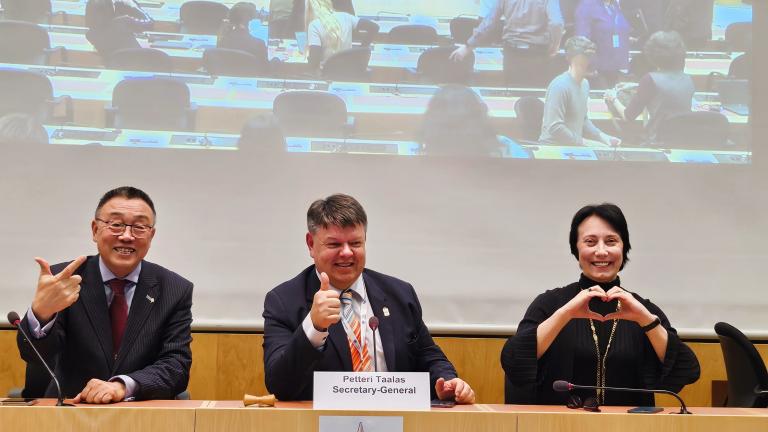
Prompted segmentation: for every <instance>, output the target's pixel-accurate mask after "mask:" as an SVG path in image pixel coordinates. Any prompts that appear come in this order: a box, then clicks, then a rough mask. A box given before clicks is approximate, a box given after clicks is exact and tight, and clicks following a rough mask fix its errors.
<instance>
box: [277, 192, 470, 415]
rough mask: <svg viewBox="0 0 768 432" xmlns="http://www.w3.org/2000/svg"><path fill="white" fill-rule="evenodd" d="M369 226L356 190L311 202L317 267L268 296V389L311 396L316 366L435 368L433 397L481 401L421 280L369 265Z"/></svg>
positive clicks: (285, 395) (310, 241)
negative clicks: (425, 313) (426, 304)
mask: <svg viewBox="0 0 768 432" xmlns="http://www.w3.org/2000/svg"><path fill="white" fill-rule="evenodd" d="M367 226H368V219H367V216H366V214H365V210H363V207H362V206H361V205H360V203H359V202H357V200H355V199H354V198H352V197H351V196H348V195H343V194H336V195H331V196H329V197H328V198H326V199H320V200H317V201H315V202H314V203H312V205H311V206H310V207H309V210H308V211H307V228H308V232H307V234H306V236H305V237H306V243H307V248H308V249H309V255H310V256H311V257H312V258H313V260H314V265H311V266H309V267H307V268H306V269H304V270H303V271H302V272H301V273H299V275H298V276H296V277H294V278H293V279H291V280H289V281H287V282H285V283H283V284H281V285H279V286H278V287H277V288H274V289H273V290H272V291H270V292H269V293H267V296H266V298H265V300H264V375H265V380H266V384H267V389H269V391H270V392H272V393H274V394H275V395H276V396H277V398H278V399H280V400H309V399H312V380H313V373H314V372H315V371H355V372H376V371H378V372H387V371H389V372H429V375H430V381H431V384H432V385H431V387H432V398H433V399H436V398H439V399H442V400H455V401H456V402H457V403H474V401H475V394H474V392H473V391H472V388H471V387H470V386H469V384H467V383H466V382H464V381H463V380H461V379H460V378H458V377H457V374H456V370H455V369H454V367H453V365H452V364H451V362H449V361H448V359H447V358H446V357H445V354H443V351H442V350H441V349H440V347H438V346H437V345H436V344H435V343H434V341H433V340H432V336H430V334H429V330H428V329H427V327H426V326H425V325H424V322H423V321H422V318H421V305H420V304H419V299H418V298H417V297H416V292H415V291H414V289H413V286H411V285H410V284H409V283H407V282H404V281H401V280H399V279H395V278H393V277H391V276H387V275H384V274H381V273H378V272H375V271H372V270H369V269H366V268H365V241H366V229H367ZM374 317H375V318H376V319H377V321H378V323H379V324H378V330H377V331H374V330H372V329H371V328H370V321H371V320H373V318H374ZM373 321H376V320H373ZM374 327H375V326H374ZM374 338H375V339H374ZM374 340H375V343H374Z"/></svg>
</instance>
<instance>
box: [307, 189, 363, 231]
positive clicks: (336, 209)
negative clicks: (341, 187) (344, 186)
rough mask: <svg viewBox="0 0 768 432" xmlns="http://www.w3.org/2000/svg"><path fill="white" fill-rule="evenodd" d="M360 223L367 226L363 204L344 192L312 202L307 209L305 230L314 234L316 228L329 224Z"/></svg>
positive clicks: (349, 225) (325, 226) (346, 226)
mask: <svg viewBox="0 0 768 432" xmlns="http://www.w3.org/2000/svg"><path fill="white" fill-rule="evenodd" d="M356 225H362V226H363V228H364V229H367V228H368V216H366V214H365V210H363V206H362V205H360V203H359V202H358V201H357V200H356V199H354V198H353V197H351V196H349V195H345V194H333V195H331V196H329V197H327V198H325V199H319V200H316V201H315V202H313V203H312V204H311V205H310V206H309V210H307V230H309V232H310V233H312V234H314V233H316V232H317V230H318V229H319V228H320V227H322V228H328V227H329V226H339V227H342V228H348V227H353V226H356Z"/></svg>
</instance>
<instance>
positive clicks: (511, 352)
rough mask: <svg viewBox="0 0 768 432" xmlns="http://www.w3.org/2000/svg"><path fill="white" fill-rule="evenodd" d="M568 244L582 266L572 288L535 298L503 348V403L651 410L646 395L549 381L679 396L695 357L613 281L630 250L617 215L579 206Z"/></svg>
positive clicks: (692, 377)
mask: <svg viewBox="0 0 768 432" xmlns="http://www.w3.org/2000/svg"><path fill="white" fill-rule="evenodd" d="M569 241H570V244H571V253H572V254H573V256H575V257H576V259H577V260H578V262H579V267H580V268H581V276H580V278H579V280H578V282H574V283H572V284H569V285H566V286H565V287H562V288H555V289H552V290H549V291H546V292H544V293H543V294H540V295H539V296H538V297H536V299H535V300H534V301H533V303H532V304H531V305H530V306H529V307H528V310H527V311H526V312H525V316H524V317H523V320H522V321H520V324H519V325H518V327H517V333H516V334H515V336H513V337H510V338H509V339H508V340H507V342H506V343H505V344H504V348H503V350H502V353H501V365H502V367H503V368H504V371H505V373H506V376H507V378H508V379H509V381H510V383H511V385H512V389H511V395H512V400H511V401H508V402H511V403H520V404H552V405H563V404H566V403H567V402H568V401H569V397H570V396H578V397H580V398H581V399H582V400H586V399H588V398H595V399H596V402H597V404H599V405H624V406H654V397H653V394H648V393H630V392H604V391H599V390H598V391H595V390H575V391H572V392H570V393H569V392H555V391H554V390H553V389H552V383H553V382H554V381H557V380H565V381H568V382H571V383H574V384H578V385H587V386H609V387H629V388H643V389H665V390H671V391H674V392H679V391H680V389H682V388H683V386H685V385H687V384H691V383H693V382H695V381H696V380H697V379H698V378H699V362H698V360H697V359H696V355H695V354H694V353H693V351H691V349H690V348H689V347H688V346H687V345H686V344H684V343H683V342H682V341H680V339H679V338H678V336H677V332H676V331H675V329H674V328H672V326H671V324H670V323H669V320H668V319H667V317H666V315H664V312H662V311H661V309H659V307H658V306H656V305H655V304H653V303H651V301H649V300H647V299H644V298H642V297H640V296H639V295H638V294H636V293H634V292H630V291H628V290H626V289H625V288H624V287H625V285H622V283H621V281H620V280H619V277H618V273H619V271H620V270H621V269H623V268H624V266H625V265H626V263H627V262H628V261H629V258H628V256H627V255H628V253H629V250H630V243H629V230H628V228H627V222H626V219H625V218H624V214H623V213H622V211H621V209H619V207H617V206H616V205H613V204H601V205H588V206H586V207H583V208H582V209H580V210H579V211H578V212H576V214H575V215H574V216H573V220H572V222H571V231H570V235H569ZM629 285H631V283H630V284H629ZM627 286H628V285H627ZM592 402H593V404H594V402H595V401H592Z"/></svg>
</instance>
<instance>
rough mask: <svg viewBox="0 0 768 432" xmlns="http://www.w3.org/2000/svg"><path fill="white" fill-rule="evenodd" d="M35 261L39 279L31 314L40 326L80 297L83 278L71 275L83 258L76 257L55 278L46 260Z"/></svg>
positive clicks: (36, 259) (38, 259)
mask: <svg viewBox="0 0 768 432" xmlns="http://www.w3.org/2000/svg"><path fill="white" fill-rule="evenodd" d="M35 261H37V263H38V264H39V265H40V277H39V278H38V280H37V289H36V290H35V298H34V299H33V300H32V313H34V314H35V317H37V319H38V321H40V323H41V324H45V323H47V322H48V321H50V320H51V318H53V315H55V314H56V313H58V312H60V311H62V310H64V309H66V308H68V307H69V306H71V305H72V303H74V302H76V301H77V299H78V298H79V297H80V282H81V281H82V280H83V278H82V277H80V276H79V275H73V274H74V273H75V271H76V270H77V269H78V267H80V266H81V265H82V264H83V263H84V262H85V257H84V256H81V257H78V258H77V259H76V260H74V261H72V262H71V263H69V265H68V266H67V267H65V268H64V270H62V271H61V272H60V273H59V274H57V275H56V276H54V275H53V273H51V266H50V265H49V264H48V262H47V261H46V260H44V259H42V258H35Z"/></svg>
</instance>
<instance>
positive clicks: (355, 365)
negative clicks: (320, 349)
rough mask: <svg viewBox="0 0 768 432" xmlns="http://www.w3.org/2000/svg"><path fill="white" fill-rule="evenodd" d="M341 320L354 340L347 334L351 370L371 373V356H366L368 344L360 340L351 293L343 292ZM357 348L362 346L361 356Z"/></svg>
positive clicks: (358, 322)
mask: <svg viewBox="0 0 768 432" xmlns="http://www.w3.org/2000/svg"><path fill="white" fill-rule="evenodd" d="M341 305H342V311H341V319H342V320H344V322H345V323H346V324H347V325H346V327H347V328H349V329H352V333H354V338H355V339H357V341H356V342H357V343H355V341H353V340H352V335H350V334H349V333H347V342H349V352H350V353H351V354H352V370H353V371H355V372H372V371H373V368H372V367H371V356H370V355H369V354H368V344H364V343H363V340H362V338H361V336H360V335H361V331H360V319H359V318H358V316H357V314H356V313H355V312H354V310H353V308H352V291H345V292H344V293H343V294H342V296H341ZM357 346H362V347H363V349H362V355H361V353H360V350H358V349H357Z"/></svg>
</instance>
